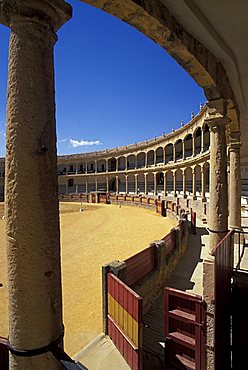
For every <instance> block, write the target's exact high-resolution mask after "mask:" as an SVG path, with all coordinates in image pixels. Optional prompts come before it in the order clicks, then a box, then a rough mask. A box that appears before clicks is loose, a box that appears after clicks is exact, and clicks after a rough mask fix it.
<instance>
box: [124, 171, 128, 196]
mask: <svg viewBox="0 0 248 370" xmlns="http://www.w3.org/2000/svg"><path fill="white" fill-rule="evenodd" d="M125 180H126V194H128V175H126V176H125Z"/></svg>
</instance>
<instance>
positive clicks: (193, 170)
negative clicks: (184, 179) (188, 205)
mask: <svg viewBox="0 0 248 370" xmlns="http://www.w3.org/2000/svg"><path fill="white" fill-rule="evenodd" d="M192 181H193V200H196V199H197V197H196V171H195V167H193V168H192Z"/></svg>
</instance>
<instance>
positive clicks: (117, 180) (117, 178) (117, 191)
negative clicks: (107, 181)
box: [115, 176, 119, 194]
mask: <svg viewBox="0 0 248 370" xmlns="http://www.w3.org/2000/svg"><path fill="white" fill-rule="evenodd" d="M115 181H116V194H119V176H116V178H115Z"/></svg>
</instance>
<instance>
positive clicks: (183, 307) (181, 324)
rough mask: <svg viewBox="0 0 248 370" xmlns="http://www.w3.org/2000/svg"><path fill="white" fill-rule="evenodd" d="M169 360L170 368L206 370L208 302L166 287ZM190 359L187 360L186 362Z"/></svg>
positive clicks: (166, 327)
mask: <svg viewBox="0 0 248 370" xmlns="http://www.w3.org/2000/svg"><path fill="white" fill-rule="evenodd" d="M164 306H165V337H166V338H167V340H166V349H165V353H166V358H167V360H168V361H169V362H170V364H171V365H174V366H177V367H178V368H179V369H185V366H186V363H187V361H189V364H190V365H189V369H194V368H195V370H204V369H205V330H204V329H205V308H206V307H205V303H204V302H203V301H202V297H201V296H199V295H194V294H189V293H186V292H182V291H179V290H176V289H173V288H166V289H165V295H164ZM184 359H187V361H184Z"/></svg>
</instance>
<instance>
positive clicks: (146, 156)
mask: <svg viewBox="0 0 248 370" xmlns="http://www.w3.org/2000/svg"><path fill="white" fill-rule="evenodd" d="M145 167H146V168H147V153H145Z"/></svg>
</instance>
